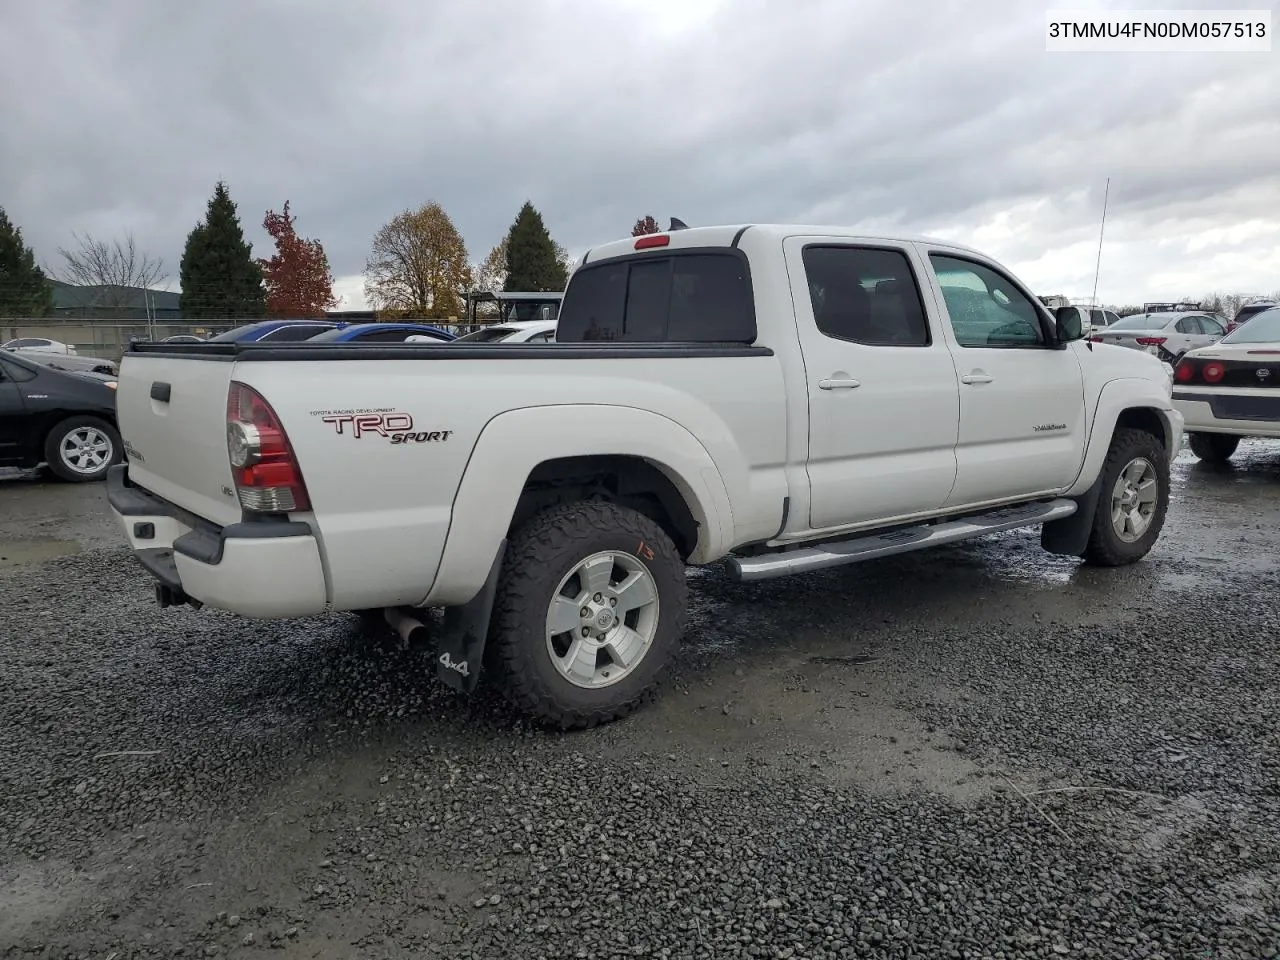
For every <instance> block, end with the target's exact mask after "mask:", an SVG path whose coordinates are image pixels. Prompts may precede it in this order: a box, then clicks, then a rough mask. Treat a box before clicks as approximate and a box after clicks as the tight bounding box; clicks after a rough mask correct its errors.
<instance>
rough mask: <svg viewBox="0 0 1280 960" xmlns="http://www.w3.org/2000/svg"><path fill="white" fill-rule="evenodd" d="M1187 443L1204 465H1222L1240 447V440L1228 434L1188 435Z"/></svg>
mask: <svg viewBox="0 0 1280 960" xmlns="http://www.w3.org/2000/svg"><path fill="white" fill-rule="evenodd" d="M1187 443H1188V444H1189V445H1190V446H1191V452H1192V453H1194V454H1195V455H1196V456H1197V457H1199V458H1200V459H1201V460H1203V461H1204V462H1205V463H1216V464H1224V463H1226V462H1227V461H1228V460H1230V459H1231V456H1232V454H1234V453H1235V452H1236V448H1237V447H1238V446H1240V438H1239V437H1233V436H1232V435H1231V434H1229V433H1188V434H1187Z"/></svg>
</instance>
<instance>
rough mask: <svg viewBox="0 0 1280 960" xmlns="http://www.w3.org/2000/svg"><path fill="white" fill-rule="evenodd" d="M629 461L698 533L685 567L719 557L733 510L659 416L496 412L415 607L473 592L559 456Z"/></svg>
mask: <svg viewBox="0 0 1280 960" xmlns="http://www.w3.org/2000/svg"><path fill="white" fill-rule="evenodd" d="M584 456H630V457H638V458H641V459H644V460H646V461H648V462H649V463H650V464H652V465H653V466H654V467H656V468H657V469H658V470H660V471H662V473H663V474H664V475H665V476H666V477H667V478H668V479H669V480H671V482H672V483H673V484H674V486H675V488H676V489H677V490H678V491H679V492H680V495H681V496H682V497H683V498H684V501H685V504H686V505H687V506H688V507H689V510H690V512H691V513H692V514H693V518H694V520H695V521H696V522H697V524H698V544H697V547H696V548H695V549H694V552H693V553H692V554H691V555H690V557H689V562H690V563H705V562H707V561H708V560H710V559H714V558H715V557H717V556H720V555H722V554H723V553H725V552H727V550H728V548H729V544H731V543H732V541H733V507H732V504H731V501H730V499H729V493H728V490H727V489H726V488H725V484H724V480H723V478H722V476H721V472H720V469H719V467H718V466H717V465H716V462H715V460H714V459H713V458H712V456H711V454H710V453H709V452H708V451H707V449H706V447H704V446H703V445H702V444H701V443H700V442H699V441H698V439H697V438H696V437H694V436H693V434H691V433H690V432H689V431H688V430H686V429H685V428H684V427H683V426H681V425H680V424H679V423H677V422H676V421H674V420H671V419H670V418H668V417H664V416H662V415H661V414H657V413H652V412H650V411H647V410H641V409H637V408H635V407H623V406H614V405H610V404H595V403H584V404H558V405H552V406H541V407H527V408H523V409H519V410H511V411H507V412H505V413H501V414H499V415H498V416H496V417H494V418H493V419H492V420H490V421H489V422H488V423H486V424H485V426H484V429H483V430H482V431H481V432H480V436H479V437H478V438H477V439H476V443H475V446H474V447H473V448H472V451H471V456H470V458H469V459H468V461H467V465H466V468H465V469H464V470H463V474H462V480H461V482H460V483H459V485H458V490H457V493H456V494H455V496H454V501H453V506H452V511H451V517H450V520H449V530H448V533H447V534H446V535H445V543H444V549H443V551H442V553H441V557H440V563H439V566H438V567H437V570H436V576H435V579H434V582H433V583H432V585H431V589H430V590H429V591H428V593H427V596H426V599H425V600H424V601H423V605H424V606H455V605H459V604H464V603H467V602H468V601H470V600H471V599H472V598H473V597H474V596H475V595H476V594H477V593H478V592H479V590H480V588H481V586H482V585H483V584H484V582H485V580H486V577H487V576H488V574H489V571H490V567H491V565H492V564H493V562H494V554H495V551H496V550H497V548H498V545H499V544H500V543H502V542H503V541H504V540H505V539H506V537H507V531H508V527H509V526H510V524H511V518H512V516H513V515H514V513H515V509H516V504H517V503H518V502H519V499H520V495H521V493H522V492H523V490H524V485H525V482H526V480H527V479H528V477H529V474H530V473H531V472H532V471H533V469H534V468H535V467H537V466H538V465H539V464H540V463H544V462H546V461H548V460H558V459H561V458H564V457H584Z"/></svg>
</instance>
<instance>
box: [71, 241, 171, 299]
mask: <svg viewBox="0 0 1280 960" xmlns="http://www.w3.org/2000/svg"><path fill="white" fill-rule="evenodd" d="M72 236H73V237H74V239H75V241H76V247H75V249H73V250H67V249H66V248H64V247H59V248H58V255H59V256H61V257H62V260H63V265H62V269H60V270H56V271H55V272H54V276H55V277H57V279H59V280H61V281H63V282H64V283H70V284H74V285H75V286H78V287H99V288H101V289H100V290H98V291H97V292H96V296H95V302H94V304H93V306H99V307H105V308H107V309H120V308H124V307H128V306H130V305H131V304H132V301H133V295H132V293H133V292H132V290H130V289H129V288H131V287H133V288H136V287H142V288H147V287H152V286H155V285H156V284H158V283H160V282H162V281H163V280H166V279H167V278H168V274H167V273H165V272H164V261H163V260H160V259H153V258H152V257H150V256H148V255H147V254H146V253H144V252H142V251H139V250H138V247H137V244H136V243H135V241H134V239H133V234H132V233H127V234H125V236H124V239H123V241H121V240H119V239H117V240H113V241H111V242H108V241H106V240H97V239H95V238H93V237H91V236H89V235H88V234H85V235H84V236H83V237H82V236H80V235H79V234H72Z"/></svg>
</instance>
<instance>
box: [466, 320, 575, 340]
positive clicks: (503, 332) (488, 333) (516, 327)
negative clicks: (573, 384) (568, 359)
mask: <svg viewBox="0 0 1280 960" xmlns="http://www.w3.org/2000/svg"><path fill="white" fill-rule="evenodd" d="M557 323H558V321H557V320H519V321H515V322H513V323H496V324H494V325H493V326H491V327H481V328H480V329H479V330H476V331H474V332H472V333H466V334H463V335H462V336H460V337H459V338H458V339H457V340H456V341H455V342H456V343H553V342H555V339H556V324H557Z"/></svg>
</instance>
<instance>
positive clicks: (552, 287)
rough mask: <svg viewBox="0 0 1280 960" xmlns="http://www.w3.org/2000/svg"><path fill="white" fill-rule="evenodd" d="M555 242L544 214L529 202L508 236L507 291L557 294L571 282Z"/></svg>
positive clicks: (521, 211)
mask: <svg viewBox="0 0 1280 960" xmlns="http://www.w3.org/2000/svg"><path fill="white" fill-rule="evenodd" d="M568 279H569V277H568V273H567V272H566V270H565V265H564V263H563V262H562V261H561V259H560V257H559V251H558V250H557V249H556V244H555V241H554V240H552V239H551V234H550V233H548V232H547V227H546V224H544V223H543V222H542V214H540V213H538V211H537V210H535V209H534V208H533V204H532V203H529V202H528V201H525V205H524V206H523V207H521V208H520V213H519V214H518V215H517V216H516V220H515V223H513V224H511V230H510V231H509V232H508V233H507V282H506V284H505V285H504V286H503V288H502V289H503V290H505V291H528V292H529V293H546V292H548V291H550V292H556V291H560V290H563V289H564V285H565V283H566V282H567V281H568Z"/></svg>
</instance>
